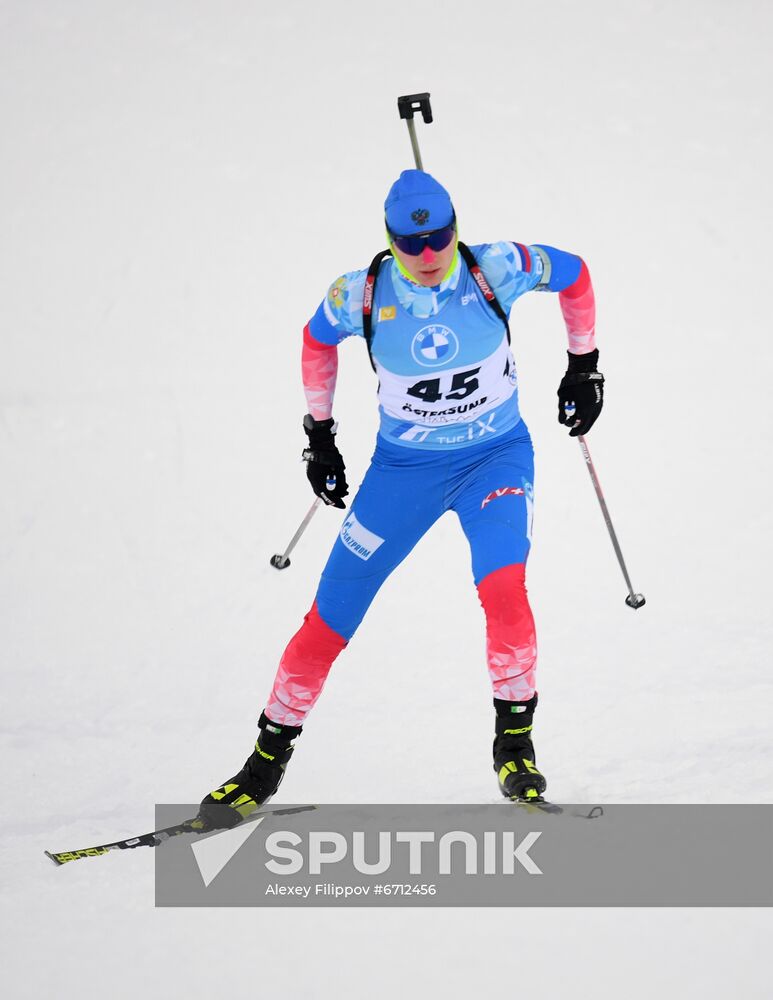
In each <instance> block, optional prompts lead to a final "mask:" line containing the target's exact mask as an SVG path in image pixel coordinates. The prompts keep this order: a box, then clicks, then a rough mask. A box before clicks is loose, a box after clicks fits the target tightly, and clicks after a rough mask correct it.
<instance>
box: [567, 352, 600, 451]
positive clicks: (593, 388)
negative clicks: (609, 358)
mask: <svg viewBox="0 0 773 1000" xmlns="http://www.w3.org/2000/svg"><path fill="white" fill-rule="evenodd" d="M566 353H567V354H568V355H569V366H568V368H567V369H566V375H564V377H563V378H562V379H561V384H560V385H559V387H558V422H559V424H566V425H567V426H568V427H571V428H572V429H571V430H570V431H569V437H578V436H579V435H580V434H587V433H588V431H589V430H590V429H591V427H593V425H594V424H595V422H596V419H597V418H598V415H599V413H601V408H602V406H603V405H604V376H603V375H602V374H601V372H600V371H598V370H597V368H596V365H597V364H598V361H599V352H598V351H591V352H590V353H589V354H572V353H571V352H570V351H567V352H566Z"/></svg>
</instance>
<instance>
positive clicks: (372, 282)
mask: <svg viewBox="0 0 773 1000" xmlns="http://www.w3.org/2000/svg"><path fill="white" fill-rule="evenodd" d="M391 256H392V251H391V250H380V251H379V252H378V253H377V254H376V256H375V257H374V258H373V260H372V261H371V262H370V267H369V268H368V276H367V278H366V279H365V290H364V292H363V295H362V332H363V335H364V337H365V346H366V347H367V348H368V358H369V359H370V367H371V368H372V369H373V371H375V370H376V366H375V364H374V363H373V354H372V353H371V349H370V345H371V341H372V340H373V302H374V301H375V297H376V278H377V277H378V269H379V268H380V267H381V262H382V261H384V260H386V258H387V257H391Z"/></svg>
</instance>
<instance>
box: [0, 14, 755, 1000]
mask: <svg viewBox="0 0 773 1000" xmlns="http://www.w3.org/2000/svg"><path fill="white" fill-rule="evenodd" d="M772 20H773V18H772V17H771V11H770V7H769V5H767V4H766V3H765V2H763V0H759V2H751V0H746V2H743V0H742V2H735V3H733V4H730V3H727V2H718V0H712V2H698V0H692V2H686V0H685V2H679V0H677V2H672V3H665V2H658V0H650V2H645V0H637V2H613V0H608V2H603V0H594V2H589V3H583V4H577V3H570V2H568V0H559V2H553V3H551V4H549V5H548V4H537V3H528V4H527V3H525V2H521V0H518V2H503V0H492V2H489V3H487V4H485V5H481V4H470V3H463V2H458V0H453V2H450V0H444V2H443V3H440V2H437V0H424V2H422V3H419V2H413V3H406V2H404V0H392V2H391V3H389V4H381V5H374V4H361V3H355V2H343V0H336V2H330V3H321V4H311V3H305V4H304V3H300V2H298V0H290V2H287V0H285V2H284V3H282V4H281V5H277V6H275V5H270V4H268V3H261V2H258V0H254V2H251V3H249V2H246V0H241V2H235V0H222V2H219V3H212V2H209V3H208V2H204V0H196V2H194V0H165V2H160V3H155V2H150V0H133V2H131V3H118V2H116V0H101V2H100V0H71V2H64V0H61V2H54V0H46V2H42V0H40V2H35V0H29V2H23V0H15V2H9V0H5V2H2V3H0V73H1V74H2V78H1V83H0V115H1V117H0V143H2V161H1V162H2V168H1V169H2V183H1V184H0V218H1V219H2V235H3V239H2V245H1V246H0V338H1V340H0V344H1V346H2V356H1V358H0V468H1V469H2V484H3V488H2V492H1V493H0V512H1V516H2V521H1V525H0V568H1V572H2V578H1V579H0V587H1V588H2V589H1V590H0V622H1V623H2V646H1V651H2V683H3V708H2V713H3V714H2V760H3V767H2V802H3V815H4V819H3V824H2V828H0V863H1V864H2V882H3V902H2V908H3V909H2V920H3V927H2V941H3V944H4V945H5V946H6V949H7V951H8V957H7V958H6V960H5V966H4V975H3V979H4V991H5V994H6V995H8V996H12V997H13V998H17V997H41V996H54V995H55V996H57V997H62V998H71V997H72V998H74V997H89V998H90V997H101V996H104V995H105V994H106V992H109V993H110V994H111V995H113V996H116V997H120V998H123V997H127V998H128V997H132V998H134V997H142V996H145V997H161V996H170V995H173V996H192V997H200V996H201V997H203V996H212V995H221V994H220V992H219V991H221V990H222V991H223V994H222V995H228V996H231V997H247V996H249V997H252V996H260V995H261V994H262V993H263V992H265V991H268V990H271V992H272V993H274V994H277V993H280V992H281V993H286V992H290V991H292V992H293V993H298V994H301V995H305V996H309V997H325V998H327V997H332V996H334V995H335V996H342V995H343V996H364V995H371V996H374V997H392V996H393V995H394V994H395V993H396V992H398V991H399V992H400V993H402V994H404V995H407V996H413V995H417V996H418V995H434V994H437V995H440V994H441V992H442V995H444V996H450V997H462V996H468V995H471V994H474V995H476V996H481V997H483V996H487V995H494V993H495V991H496V993H498V994H500V993H503V992H506V993H507V994H514V992H515V991H518V993H519V995H520V994H522V995H523V996H524V997H529V998H541V997H546V998H547V997H556V996H573V997H574V996H577V997H585V996H588V997H591V996H592V997H594V998H600V1000H604V998H607V997H610V998H612V997H618V996H626V997H635V998H638V997H648V996H651V995H652V994H653V993H655V992H657V993H659V994H660V995H664V994H665V995H666V996H676V995H678V996H680V997H682V998H692V997H706V996H710V997H715V996H719V995H721V994H723V993H724V992H725V990H728V989H733V990H734V991H737V992H738V993H739V994H742V995H743V996H745V997H750V998H751V997H763V996H767V995H769V992H768V986H767V981H768V973H769V966H768V963H767V960H766V953H765V951H764V949H765V948H766V943H767V941H768V940H769V936H770V931H771V923H770V916H769V912H768V911H764V910H757V911H753V910H749V911H742V910H736V911H733V910H724V911H723V910H714V911H689V910H672V911H665V910H640V911H634V910H630V911H619V910H616V911H609V910H606V911H605V910H591V909H589V910H586V911H581V910H574V911H556V910H540V911H517V910H512V911H463V910H460V911H454V910H444V911H436V912H428V911H425V912H411V911H410V910H409V909H405V910H398V911H391V912H376V911H350V912H341V911H330V912H328V911H319V910H314V911H309V912H305V913H304V912H297V911H283V910H272V911H269V910H266V911H263V910H254V911H215V910H213V911H207V912H202V911H156V910H154V908H153V855H152V853H151V852H150V851H144V850H139V851H135V852H131V853H125V854H120V855H118V854H111V855H108V856H106V857H104V858H102V859H99V860H97V861H84V862H78V863H77V864H72V865H67V866H65V867H64V868H62V869H60V870H55V869H54V868H53V867H52V866H51V864H50V862H49V861H48V860H47V859H45V858H44V856H43V854H42V851H43V850H44V849H45V848H47V849H52V850H66V849H70V848H77V847H80V846H87V845H88V844H91V843H95V842H96V843H99V842H104V841H106V840H110V839H112V838H115V837H118V836H128V835H130V834H133V833H139V832H143V831H144V830H146V829H151V828H152V825H153V804H154V803H155V802H163V801H169V802H175V801H179V802H184V801H198V799H199V798H201V796H202V795H203V794H205V793H206V792H207V791H208V790H209V789H210V788H212V787H215V785H217V784H218V783H219V782H221V781H222V780H223V779H224V778H225V777H227V776H228V775H230V774H232V773H233V772H234V771H235V770H236V769H237V768H238V767H239V766H240V765H241V763H242V761H243V759H244V758H245V757H246V755H247V753H248V752H249V750H250V746H251V743H252V741H253V740H254V736H255V722H256V719H257V715H258V713H259V711H260V709H261V707H262V705H263V703H264V700H265V698H266V695H267V693H268V689H269V687H270V684H271V681H272V679H273V674H274V670H275V668H276V664H277V661H278V657H279V655H280V654H281V651H282V649H283V648H284V645H285V643H286V641H287V640H288V638H289V637H290V635H291V634H292V633H293V632H294V631H295V629H296V628H297V627H298V625H299V624H300V621H301V617H302V615H303V613H305V611H306V610H307V608H308V606H309V605H310V603H311V600H312V598H313V593H314V589H315V586H316V579H317V576H318V574H319V571H320V569H321V567H322V565H323V563H324V560H325V558H326V555H327V551H328V549H329V547H330V545H331V544H332V541H333V539H334V537H335V533H336V530H337V527H338V524H339V520H340V519H339V518H338V517H337V515H336V514H334V513H332V512H331V511H327V510H323V511H321V512H320V513H319V514H318V515H317V518H316V520H315V521H314V523H313V525H312V527H311V528H310V530H309V532H308V534H307V536H306V537H305V538H304V539H303V542H302V544H301V546H300V547H299V548H298V550H297V554H296V555H295V556H294V558H293V565H292V568H291V569H289V570H287V571H286V572H284V573H277V572H276V571H275V570H273V569H272V568H271V567H270V566H269V563H268V559H269V557H270V555H271V554H272V553H273V552H275V551H277V550H278V549H281V548H283V546H284V544H285V543H286V542H287V540H288V539H289V537H290V535H291V534H292V532H293V530H294V529H295V527H296V525H297V524H298V522H299V521H300V519H301V517H302V516H303V514H304V513H305V511H306V510H307V508H308V505H309V503H310V502H311V499H312V497H311V494H310V492H309V490H308V486H307V484H306V480H305V476H304V469H303V466H302V464H301V463H300V462H299V452H300V449H301V447H302V445H303V442H304V438H303V434H302V431H301V427H300V421H301V417H302V415H303V413H304V411H305V406H304V400H303V395H302V390H301V384H300V378H299V370H298V369H299V353H300V332H301V328H302V326H303V324H304V323H305V322H306V320H307V319H308V317H309V316H310V315H311V313H312V312H313V311H314V309H315V308H316V306H317V304H318V302H319V300H320V298H321V297H322V295H323V294H324V292H325V290H326V288H327V285H328V283H329V282H330V281H331V280H332V279H334V278H335V277H336V276H337V275H339V274H340V273H342V272H343V271H346V270H350V269H353V268H357V267H362V266H364V265H365V264H367V263H368V261H369V260H370V258H371V256H372V255H373V253H375V251H376V250H378V249H379V248H380V247H381V246H382V245H383V224H382V208H381V206H382V203H383V198H384V195H385V193H386V191H387V189H388V187H389V185H390V183H391V182H392V180H393V179H394V178H395V176H396V175H397V174H398V172H399V171H400V170H401V169H403V168H405V167H407V166H411V165H412V162H411V155H410V147H409V143H408V138H407V135H406V130H405V126H404V124H403V123H401V122H400V121H399V119H398V116H397V112H396V97H397V95H398V94H402V93H410V92H415V91H420V90H429V91H431V93H432V102H433V109H434V113H435V122H434V124H432V125H431V126H424V125H422V124H419V125H418V131H419V136H420V142H421V146H422V151H423V154H424V160H425V166H426V167H427V169H428V170H430V171H432V172H434V173H435V174H436V175H437V176H438V178H439V179H440V180H441V181H442V182H443V183H444V184H446V186H447V187H448V188H449V189H450V190H451V192H452V194H453V197H454V200H455V203H456V208H457V213H458V216H459V219H460V225H461V233H462V238H463V239H464V240H465V241H466V242H468V243H476V242H483V241H489V240H496V239H515V240H518V241H523V242H544V243H548V244H551V245H554V246H559V247H561V248H563V249H567V250H571V251H575V252H578V253H581V254H582V255H583V256H584V258H585V259H586V261H587V262H588V265H589V268H590V271H591V274H592V277H593V282H594V286H595V289H596V295H597V303H598V338H599V346H600V349H601V365H600V367H601V369H602V370H603V371H604V373H605V375H606V377H607V402H606V406H605V410H604V413H603V415H602V417H601V420H600V422H599V423H598V424H597V426H596V427H595V428H594V430H593V431H592V432H591V434H590V436H589V444H590V446H591V449H592V453H593V457H594V459H595V461H596V464H597V467H598V470H599V474H600V476H601V479H602V483H603V485H604V488H605V492H606V495H607V499H608V501H609V504H610V507H611V511H612V515H613V517H614V519H615V523H616V526H617V528H618V531H619V535H620V538H621V542H622V544H623V549H624V552H625V554H626V557H627V559H628V562H629V566H630V569H631V572H632V575H633V578H634V583H635V585H636V586H637V588H639V589H641V590H642V591H644V593H645V594H646V595H647V599H648V603H647V606H646V608H645V609H643V610H641V611H639V612H636V613H634V612H632V611H630V610H629V609H627V608H626V607H625V605H624V604H623V598H624V596H625V587H624V585H623V582H622V578H621V577H620V574H619V571H618V568H617V565H616V563H615V561H614V556H613V553H612V550H611V546H610V545H609V541H608V538H607V535H606V530H605V527H604V524H603V521H602V519H601V516H600V513H599V510H598V506H597V504H596V500H595V498H594V495H593V492H592V488H591V484H590V481H589V479H588V476H587V473H586V471H585V469H584V466H583V463H582V461H581V456H580V452H579V448H578V446H577V444H576V443H575V442H573V441H570V440H568V439H567V438H566V432H565V430H564V429H562V428H559V426H558V424H557V423H556V421H555V412H554V411H555V407H556V403H555V399H556V397H555V391H556V387H557V384H558V381H559V379H560V377H561V374H562V372H563V368H564V362H565V355H564V351H565V347H566V337H565V332H564V328H563V323H562V320H561V315H560V311H559V308H558V302H557V300H556V298H555V297H552V296H549V295H539V296H538V295H534V296H528V297H527V298H526V299H524V300H521V301H520V302H519V303H518V304H517V305H516V308H515V309H514V312H513V317H512V328H513V332H514V346H515V350H516V357H517V360H518V363H519V370H520V380H521V397H522V409H523V412H524V414H525V416H526V419H527V422H528V424H529V426H530V428H531V431H532V434H533V437H534V440H535V445H536V449H537V477H536V494H537V513H536V524H535V532H536V535H535V543H534V548H533V551H532V557H531V560H530V567H529V572H530V593H531V597H532V602H533V605H534V609H535V614H536V618H537V624H538V629H539V637H540V682H539V687H540V697H541V705H540V711H539V715H538V727H537V747H538V753H539V760H540V764H541V766H542V768H543V770H544V771H545V772H546V774H547V775H548V778H549V782H550V792H551V795H552V797H553V798H554V799H556V800H558V801H561V800H563V801H572V800H575V801H607V802H765V801H770V799H771V777H773V748H772V747H771V726H770V714H771V694H772V693H773V682H771V677H770V624H769V621H770V611H769V604H770V602H769V594H768V583H769V564H770V534H771V533H770V527H771V514H770V509H771V505H770V498H769V488H770V464H769V455H770V449H771V422H770V416H769V406H768V398H769V393H770V380H771V374H770V373H771V357H770V347H769V344H770V319H769V310H770V295H769V293H768V292H767V288H768V286H769V281H768V275H767V271H768V269H769V259H770V250H769V239H770V235H769V234H770V227H771V199H770V176H771V170H772V169H773V163H772V162H771V159H772V158H771V139H770V132H769V129H770V113H771V107H770V94H771V93H773V81H772V80H771V71H770V60H769V52H768V49H769V40H770V30H771V21H772ZM766 67H768V68H767V69H766ZM374 390H375V385H374V379H373V376H372V373H371V371H370V368H369V366H368V364H367V359H366V356H365V352H364V349H363V347H362V344H359V343H355V342H348V343H346V344H345V345H344V347H343V348H342V350H341V374H340V379H339V393H338V397H337V403H336V416H337V418H338V419H339V421H340V424H341V430H340V435H339V443H340V446H341V448H342V450H343V452H344V455H345V457H346V460H347V465H348V469H349V473H350V479H351V480H352V481H353V482H354V483H355V484H356V483H358V482H359V479H360V478H361V476H362V474H363V472H364V470H365V468H366V465H367V461H368V457H369V454H370V451H371V449H372V445H373V440H374V434H375V429H376V408H375V399H374ZM468 562H469V560H468V553H467V551H466V548H465V542H464V539H463V537H462V535H461V531H460V529H459V526H458V523H457V522H456V521H455V519H454V518H453V516H449V517H448V518H446V519H444V520H443V521H441V522H440V523H439V524H438V525H437V526H436V528H435V529H434V530H433V531H432V532H431V534H430V535H429V536H428V537H427V538H425V539H424V540H423V541H422V542H421V543H420V545H419V546H418V548H417V550H416V551H415V553H414V555H413V556H412V558H411V559H409V560H408V562H407V563H406V564H404V566H403V567H401V569H400V570H399V571H398V572H396V573H395V574H394V576H393V578H392V579H391V580H390V581H389V582H388V583H387V584H386V586H385V587H384V589H383V591H382V593H381V595H380V597H379V599H378V601H377V603H376V605H375V606H374V608H373V609H372V612H371V614H370V615H369V617H368V619H367V620H366V623H365V624H364V626H363V627H362V629H361V631H360V633H358V635H357V637H356V638H355V639H354V641H353V642H352V643H351V645H350V647H349V649H348V650H347V651H346V652H345V653H344V654H343V655H342V656H341V657H340V659H339V661H338V663H337V664H336V666H335V668H334V670H333V673H332V675H331V678H330V681H329V684H328V686H327V688H326V690H325V692H324V694H323V697H322V699H321V701H320V703H319V705H318V708H317V710H316V711H315V712H314V714H313V716H312V717H311V719H310V721H309V723H308V725H307V727H306V731H305V732H304V735H303V737H302V740H301V742H299V745H298V751H297V753H296V757H295V759H294V761H293V764H292V768H291V770H290V771H288V777H287V780H286V782H285V784H284V786H283V788H282V791H281V794H280V795H279V796H278V797H277V799H276V800H275V801H276V802H277V803H279V802H297V801H319V802H326V801H330V802H335V801H375V802H389V801H392V802H400V801H402V802H421V801H438V802H442V801H451V802H476V801H481V802H484V801H495V800H496V798H497V795H498V793H497V790H496V782H495V778H494V775H493V773H492V771H491V765H490V740H491V735H492V733H491V730H492V724H493V720H492V709H491V705H490V689H489V687H488V679H487V675H486V670H485V662H484V642H483V624H482V615H481V613H480V609H479V607H478V605H477V600H476V595H475V592H474V589H473V587H472V583H471V577H470V570H469V565H468Z"/></svg>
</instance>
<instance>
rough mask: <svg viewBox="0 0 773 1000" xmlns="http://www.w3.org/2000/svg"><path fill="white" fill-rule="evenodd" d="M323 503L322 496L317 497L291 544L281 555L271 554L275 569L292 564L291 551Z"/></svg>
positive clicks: (285, 567)
mask: <svg viewBox="0 0 773 1000" xmlns="http://www.w3.org/2000/svg"><path fill="white" fill-rule="evenodd" d="M321 503H322V497H317V499H316V500H315V501H314V503H313V504H312V505H311V507H309V512H308V514H307V515H306V517H304V519H303V520H302V521H301V523H300V525H299V527H298V530H297V531H296V532H295V534H294V535H293V537H292V538H291V539H290V544H289V545H288V546H287V548H286V549H285V550H284V552H283V553H281V555H280V554H279V553H277V554H276V555H273V556H271V560H270V561H271V565H272V566H273V567H274V569H287V567H288V566H289V565H290V553H291V552H292V550H293V549H294V548H295V546H296V545H297V544H298V542H299V540H300V537H301V535H302V534H303V533H304V531H305V530H306V529H307V528H308V526H309V522H310V521H311V519H312V517H314V515H315V514H316V513H317V509H318V507H319V505H320V504H321Z"/></svg>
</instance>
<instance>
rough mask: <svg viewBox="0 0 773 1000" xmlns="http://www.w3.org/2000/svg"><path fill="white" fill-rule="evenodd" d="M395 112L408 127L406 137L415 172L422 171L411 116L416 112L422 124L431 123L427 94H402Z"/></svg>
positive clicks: (430, 110) (430, 109)
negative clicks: (409, 143)
mask: <svg viewBox="0 0 773 1000" xmlns="http://www.w3.org/2000/svg"><path fill="white" fill-rule="evenodd" d="M397 110H398V111H399V113H400V117H401V118H404V119H405V124H406V125H407V126H408V135H409V136H410V139H411V149H412V150H413V159H414V161H415V163H416V169H417V170H423V169H424V166H423V165H422V162H421V152H420V150H419V140H418V139H417V138H416V128H415V126H414V124H413V116H414V113H415V112H417V111H420V112H421V117H422V118H423V119H424V122H425V123H426V124H427V125H429V124H430V123H431V122H432V107H431V105H430V103H429V94H427V93H425V94H404V95H403V96H402V97H398V98H397Z"/></svg>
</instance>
